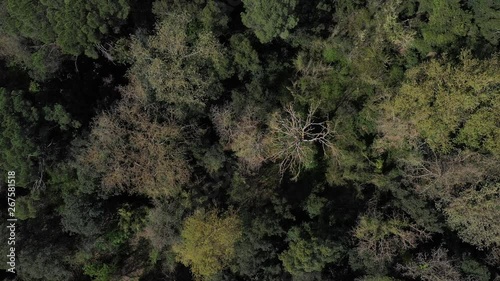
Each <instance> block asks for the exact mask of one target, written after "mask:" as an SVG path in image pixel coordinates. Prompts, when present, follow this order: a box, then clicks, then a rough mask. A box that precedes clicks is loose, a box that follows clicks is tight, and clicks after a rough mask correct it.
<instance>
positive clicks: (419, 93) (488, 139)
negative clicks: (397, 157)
mask: <svg viewBox="0 0 500 281" xmlns="http://www.w3.org/2000/svg"><path fill="white" fill-rule="evenodd" d="M499 65H500V61H499V59H498V56H494V57H493V58H491V59H489V60H484V61H481V60H477V59H474V58H472V57H471V55H470V53H468V52H463V53H462V55H461V56H460V64H459V65H454V64H452V63H451V62H449V61H447V60H432V61H430V62H428V63H424V64H422V65H420V66H417V67H415V68H412V69H410V70H408V71H407V72H406V78H407V80H406V81H405V82H404V84H403V85H402V86H401V88H400V90H399V92H398V93H397V94H396V95H395V96H394V98H393V100H392V101H389V102H388V104H387V107H386V108H387V115H386V116H387V117H388V119H389V122H391V121H393V123H400V124H404V126H405V127H406V130H402V128H397V127H394V128H393V129H394V130H391V127H389V126H386V127H381V129H382V130H383V132H384V134H385V136H386V137H387V138H393V139H395V140H398V142H399V143H403V144H404V143H408V142H415V141H416V139H417V140H418V138H419V137H421V138H423V139H424V140H425V142H426V143H427V144H428V145H429V146H430V147H431V149H432V150H434V151H435V152H439V153H449V152H451V151H452V150H453V148H454V147H455V146H458V145H464V146H466V147H469V148H471V149H476V150H478V151H480V152H490V153H492V154H494V155H500V146H499V145H498V142H497V141H496V140H497V139H498V138H499V137H500V128H499V127H498V123H499V122H500V119H499V118H500V117H499V116H498V114H496V112H498V111H499V110H500V93H499V92H498V91H497V90H496V87H497V85H498V81H500V73H499V72H498V71H497V70H498V68H499ZM401 126H403V125H400V126H399V127H401ZM401 130H402V131H401ZM397 135H399V136H397ZM395 136H397V137H395Z"/></svg>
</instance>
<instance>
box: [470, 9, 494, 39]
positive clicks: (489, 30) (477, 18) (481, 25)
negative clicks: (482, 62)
mask: <svg viewBox="0 0 500 281" xmlns="http://www.w3.org/2000/svg"><path fill="white" fill-rule="evenodd" d="M468 4H469V6H472V12H473V14H474V22H475V23H476V24H477V27H478V29H479V32H480V33H481V35H482V36H483V37H484V38H485V39H486V40H487V41H488V42H490V43H491V44H493V45H498V43H499V40H500V32H499V29H498V26H500V16H499V15H498V11H499V10H500V3H498V1H495V0H477V1H468Z"/></svg>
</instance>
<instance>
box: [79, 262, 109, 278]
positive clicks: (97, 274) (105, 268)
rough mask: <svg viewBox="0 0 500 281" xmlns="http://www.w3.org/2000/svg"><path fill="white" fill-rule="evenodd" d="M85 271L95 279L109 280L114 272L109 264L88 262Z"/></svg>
mask: <svg viewBox="0 0 500 281" xmlns="http://www.w3.org/2000/svg"><path fill="white" fill-rule="evenodd" d="M83 271H84V273H85V275H88V276H90V277H92V280H94V281H109V280H111V274H112V273H113V269H112V268H111V267H110V266H109V265H107V264H88V265H85V266H84V268H83Z"/></svg>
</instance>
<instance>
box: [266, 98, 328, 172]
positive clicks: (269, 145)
mask: <svg viewBox="0 0 500 281" xmlns="http://www.w3.org/2000/svg"><path fill="white" fill-rule="evenodd" d="M318 107H319V104H318V103H316V104H313V105H312V106H311V107H310V108H309V111H308V113H307V115H306V116H305V117H303V116H302V115H301V114H300V113H298V112H297V111H295V109H294V107H293V105H292V104H289V105H287V106H285V107H284V109H283V111H279V112H275V113H274V114H273V115H272V117H271V119H270V121H269V132H268V133H267V134H266V136H265V137H264V145H265V150H266V159H269V160H271V161H273V162H279V163H280V174H281V175H282V176H283V175H284V173H285V172H286V171H290V172H291V173H292V175H293V177H292V179H297V177H298V176H299V175H300V172H301V170H302V169H304V168H307V167H308V165H311V163H312V162H313V161H314V159H313V158H314V155H315V154H316V147H315V146H314V144H319V145H321V147H322V148H323V151H325V152H326V151H328V150H329V151H331V152H333V154H336V153H337V150H336V148H335V146H334V145H333V143H332V139H333V136H334V132H335V126H334V124H332V122H330V121H328V120H327V121H316V120H315V117H314V114H315V113H316V111H317V109H318Z"/></svg>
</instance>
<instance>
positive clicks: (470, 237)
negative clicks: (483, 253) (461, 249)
mask: <svg viewBox="0 0 500 281" xmlns="http://www.w3.org/2000/svg"><path fill="white" fill-rule="evenodd" d="M445 213H446V214H447V215H448V225H449V226H450V227H451V228H452V229H454V230H456V231H458V235H459V236H460V238H462V240H464V241H466V242H468V243H470V244H472V245H475V246H477V247H479V248H484V247H490V246H494V245H496V246H497V247H498V246H500V224H499V223H498V222H499V220H500V183H497V184H496V185H493V184H492V185H487V186H484V187H483V188H481V190H479V191H477V190H475V189H468V190H466V191H464V192H463V193H462V194H461V195H460V197H459V198H457V199H455V200H454V201H453V202H452V203H451V204H450V205H449V206H448V207H447V208H446V210H445Z"/></svg>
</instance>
